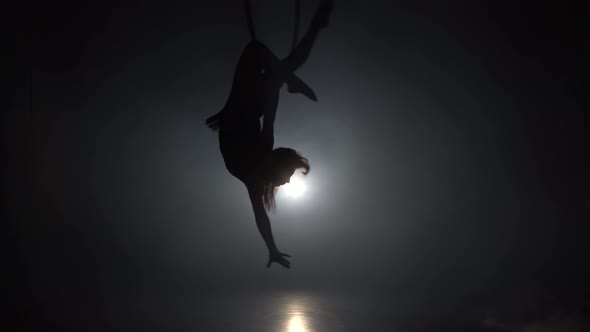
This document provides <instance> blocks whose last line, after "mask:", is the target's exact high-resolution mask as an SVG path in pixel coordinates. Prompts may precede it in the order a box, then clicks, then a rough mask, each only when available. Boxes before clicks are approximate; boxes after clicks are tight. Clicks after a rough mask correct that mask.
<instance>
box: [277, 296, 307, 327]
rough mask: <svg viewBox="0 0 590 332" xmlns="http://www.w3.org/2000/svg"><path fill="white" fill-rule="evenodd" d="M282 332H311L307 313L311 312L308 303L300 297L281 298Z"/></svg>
mask: <svg viewBox="0 0 590 332" xmlns="http://www.w3.org/2000/svg"><path fill="white" fill-rule="evenodd" d="M282 302H283V309H282V310H283V315H284V317H285V321H284V325H285V329H284V332H313V330H312V329H311V327H310V317H309V313H310V312H312V311H313V308H312V307H311V306H310V304H309V301H306V299H305V298H304V297H301V296H293V295H290V296H285V297H284V298H283V301H282Z"/></svg>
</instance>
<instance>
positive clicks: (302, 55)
mask: <svg viewBox="0 0 590 332" xmlns="http://www.w3.org/2000/svg"><path fill="white" fill-rule="evenodd" d="M332 5H333V3H332V1H331V0H324V1H322V3H321V4H320V7H319V8H318V11H317V12H316V14H315V16H314V17H313V19H312V21H311V25H310V26H309V29H308V30H307V33H306V34H305V36H303V39H301V41H300V42H299V44H297V46H296V47H295V49H294V50H293V51H291V54H289V56H287V57H286V58H285V59H283V60H281V66H280V67H281V68H280V71H282V73H283V74H286V73H292V72H294V71H295V70H297V68H299V67H301V65H303V64H304V63H305V61H306V60H307V58H308V57H309V53H310V52H311V48H312V46H313V44H314V42H315V40H316V38H317V36H318V34H319V32H320V30H321V29H322V28H325V27H326V26H327V25H328V19H329V16H330V13H331V12H332Z"/></svg>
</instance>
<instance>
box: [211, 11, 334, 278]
mask: <svg viewBox="0 0 590 332" xmlns="http://www.w3.org/2000/svg"><path fill="white" fill-rule="evenodd" d="M244 4H245V8H246V14H247V18H248V27H249V30H250V37H251V41H250V42H249V43H248V44H247V45H246V47H245V48H244V50H243V51H242V54H241V56H240V59H239V62H238V64H237V67H236V69H235V73H234V79H233V84H232V88H231V92H230V95H229V98H228V100H227V102H226V103H225V106H224V107H223V109H222V110H221V111H220V112H218V113H216V114H215V115H213V116H211V117H209V118H208V119H207V120H206V124H207V126H208V127H209V128H210V129H212V130H214V131H216V130H219V148H220V150H221V154H222V156H223V160H224V162H225V166H226V168H227V170H228V171H229V172H230V173H231V174H232V175H233V176H235V177H236V178H238V179H239V180H240V181H242V182H243V183H244V184H245V185H246V188H247V189H248V194H249V196H250V201H251V203H252V208H253V210H254V216H255V218H256V225H257V226H258V230H259V231H260V234H261V235H262V238H263V239H264V242H265V243H266V246H267V248H268V251H269V258H268V263H267V267H269V266H270V265H271V264H272V263H273V262H277V263H278V264H280V265H282V266H284V267H286V268H290V266H291V263H290V262H289V261H288V260H287V259H286V257H290V256H289V255H287V254H285V253H282V252H280V251H279V249H278V248H277V245H276V244H275V241H274V238H273V235H272V231H271V227H270V220H269V218H268V215H267V212H266V211H267V210H271V209H272V210H274V208H275V198H274V195H275V190H276V188H277V187H278V186H281V185H283V184H285V183H287V182H289V179H290V177H291V176H292V175H293V173H294V172H295V171H296V170H297V169H303V170H304V174H307V173H308V172H309V168H310V167H309V162H308V160H307V159H306V158H304V157H302V156H301V155H299V154H298V153H297V152H296V151H295V150H293V149H290V148H284V147H279V148H275V149H273V146H274V128H273V127H274V121H275V115H276V111H277V106H278V102H279V92H280V89H281V87H282V86H283V84H285V83H286V84H287V89H288V91H289V92H290V93H301V94H303V95H305V96H307V97H308V98H310V99H311V100H313V101H317V98H316V95H315V93H314V92H313V90H312V89H311V88H310V87H309V86H307V85H306V84H305V83H304V82H303V81H302V80H301V79H299V78H298V77H297V76H295V74H294V72H295V71H296V70H297V69H298V68H299V67H300V66H301V65H303V63H304V62H305V61H306V60H307V58H308V56H309V53H310V51H311V48H312V45H313V43H314V42H315V40H316V38H317V36H318V33H319V32H320V30H321V29H323V28H325V27H326V26H327V25H328V19H329V16H330V13H331V11H332V1H331V0H323V1H322V2H321V4H320V6H319V7H318V10H317V12H316V13H315V15H314V17H313V19H312V21H311V24H310V27H309V29H308V30H307V32H306V33H305V35H304V36H303V38H302V39H301V41H300V42H298V43H297V24H298V15H299V6H298V0H296V15H295V16H296V24H295V26H296V28H295V34H294V40H293V46H294V47H293V49H292V51H291V53H290V54H289V55H288V56H287V57H286V58H285V59H282V60H280V59H278V58H277V57H276V56H275V55H274V54H273V53H272V52H271V51H270V50H269V49H268V47H267V46H266V45H264V44H263V43H261V42H260V41H258V40H256V37H255V34H254V26H253V23H252V16H251V11H250V3H249V1H248V0H245V1H244ZM260 117H264V118H263V124H262V128H261V125H260Z"/></svg>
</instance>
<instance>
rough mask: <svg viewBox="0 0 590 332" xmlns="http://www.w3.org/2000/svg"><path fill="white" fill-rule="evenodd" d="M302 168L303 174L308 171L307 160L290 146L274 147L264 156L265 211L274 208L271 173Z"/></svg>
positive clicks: (274, 189)
mask: <svg viewBox="0 0 590 332" xmlns="http://www.w3.org/2000/svg"><path fill="white" fill-rule="evenodd" d="M298 169H303V174H307V173H309V169H310V167H309V161H308V160H307V158H304V157H302V156H301V155H300V154H299V153H297V151H295V150H293V149H290V148H276V149H274V150H272V151H271V152H270V154H269V156H268V157H267V158H266V161H265V165H264V167H263V172H264V174H263V177H262V178H263V179H264V180H263V181H264V183H263V192H262V201H263V202H264V207H265V208H266V210H267V211H270V210H272V211H273V212H274V211H275V210H276V203H275V194H276V190H277V187H276V186H275V184H274V183H273V181H272V180H273V175H274V174H277V173H280V172H295V171H296V170H298Z"/></svg>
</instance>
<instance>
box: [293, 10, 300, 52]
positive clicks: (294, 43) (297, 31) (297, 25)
mask: <svg viewBox="0 0 590 332" xmlns="http://www.w3.org/2000/svg"><path fill="white" fill-rule="evenodd" d="M300 8H301V3H300V1H299V0H295V27H294V28H293V45H292V46H291V49H292V50H293V49H295V46H297V39H299V38H298V34H299V12H300Z"/></svg>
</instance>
